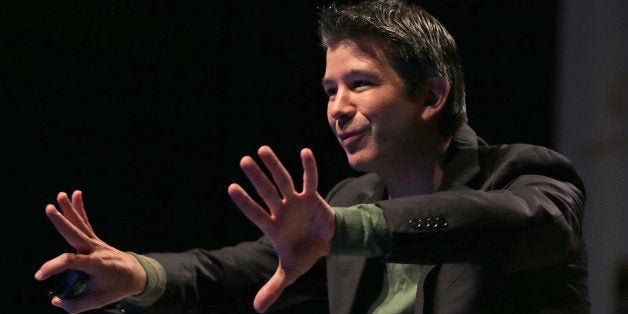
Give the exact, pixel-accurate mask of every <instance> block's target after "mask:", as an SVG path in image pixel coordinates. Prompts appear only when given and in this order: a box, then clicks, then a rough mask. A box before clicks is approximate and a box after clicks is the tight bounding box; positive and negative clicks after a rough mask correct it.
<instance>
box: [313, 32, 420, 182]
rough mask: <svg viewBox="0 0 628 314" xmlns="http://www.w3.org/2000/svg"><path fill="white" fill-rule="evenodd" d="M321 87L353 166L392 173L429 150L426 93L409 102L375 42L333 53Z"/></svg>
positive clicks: (333, 49) (333, 125)
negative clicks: (425, 150) (424, 135)
mask: <svg viewBox="0 0 628 314" xmlns="http://www.w3.org/2000/svg"><path fill="white" fill-rule="evenodd" d="M322 84H323V88H324V89H325V92H326V93H327V95H328V96H329V101H328V104H327V120H328V122H329V126H330V127H331V129H332V131H333V132H334V134H335V135H336V137H337V138H338V141H339V142H340V144H341V145H342V147H343V149H344V150H345V153H346V154H347V158H348V160H349V164H350V165H351V167H353V168H354V169H355V170H358V171H364V172H376V173H388V172H390V171H393V172H394V171H399V170H401V169H403V168H404V166H407V165H409V163H410V162H416V160H417V157H418V156H419V155H420V154H421V151H422V150H423V148H424V146H425V145H426V144H425V143H424V142H425V141H424V139H423V138H422V134H425V132H426V131H425V127H426V126H425V122H424V121H422V120H421V111H422V110H423V109H424V99H425V97H424V95H423V94H425V93H421V94H422V95H419V96H417V97H414V98H412V99H410V98H409V97H408V96H407V95H406V92H405V89H404V86H403V82H402V80H401V77H400V76H399V75H398V74H397V73H396V72H395V71H394V70H393V68H392V67H391V66H390V65H389V63H388V61H387V60H386V59H385V57H384V56H383V54H382V53H381V50H379V49H378V48H377V47H376V46H375V45H373V42H371V41H360V42H345V43H341V44H339V45H337V46H334V47H330V48H328V50H327V66H326V69H325V75H324V77H323V80H322ZM411 160H414V161H411Z"/></svg>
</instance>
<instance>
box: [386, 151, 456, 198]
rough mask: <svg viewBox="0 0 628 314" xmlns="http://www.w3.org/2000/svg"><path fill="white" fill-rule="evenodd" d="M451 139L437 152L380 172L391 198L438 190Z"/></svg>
mask: <svg viewBox="0 0 628 314" xmlns="http://www.w3.org/2000/svg"><path fill="white" fill-rule="evenodd" d="M449 143H450V139H449V140H447V141H446V142H444V143H443V145H442V146H440V147H439V148H438V149H437V150H435V151H436V153H435V154H429V155H428V156H425V155H424V156H423V157H422V158H417V159H415V160H413V161H411V162H408V163H406V164H404V165H402V166H400V167H396V168H397V169H395V171H391V172H388V173H378V175H379V176H380V177H381V178H382V179H383V180H384V184H385V185H386V189H387V191H388V195H389V197H390V198H397V197H403V196H410V195H420V194H429V193H433V192H434V191H436V190H438V188H439V187H440V184H441V182H442V179H443V174H444V169H445V161H446V152H447V147H449Z"/></svg>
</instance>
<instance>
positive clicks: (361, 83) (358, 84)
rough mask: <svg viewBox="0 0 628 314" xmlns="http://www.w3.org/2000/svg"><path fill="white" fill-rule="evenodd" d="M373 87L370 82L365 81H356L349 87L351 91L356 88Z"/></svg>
mask: <svg viewBox="0 0 628 314" xmlns="http://www.w3.org/2000/svg"><path fill="white" fill-rule="evenodd" d="M371 85H373V84H372V83H371V82H369V81H367V80H356V81H354V82H353V83H352V84H351V87H352V88H353V89H356V88H360V87H365V86H371Z"/></svg>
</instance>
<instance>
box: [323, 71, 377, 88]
mask: <svg viewBox="0 0 628 314" xmlns="http://www.w3.org/2000/svg"><path fill="white" fill-rule="evenodd" d="M353 76H365V77H368V78H370V79H375V80H381V78H380V76H379V75H377V74H375V73H373V72H371V71H366V70H360V69H354V70H350V71H349V72H347V73H345V74H343V75H342V78H343V79H346V78H350V77H353ZM332 82H333V80H330V79H325V78H322V79H321V85H323V86H325V84H328V83H332Z"/></svg>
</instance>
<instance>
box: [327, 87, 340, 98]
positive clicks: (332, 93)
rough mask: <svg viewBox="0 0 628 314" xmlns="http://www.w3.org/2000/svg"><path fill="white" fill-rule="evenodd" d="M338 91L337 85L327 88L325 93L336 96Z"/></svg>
mask: <svg viewBox="0 0 628 314" xmlns="http://www.w3.org/2000/svg"><path fill="white" fill-rule="evenodd" d="M337 92H338V88H335V87H334V88H326V89H325V94H327V96H328V97H332V96H335V95H336V93H337Z"/></svg>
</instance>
